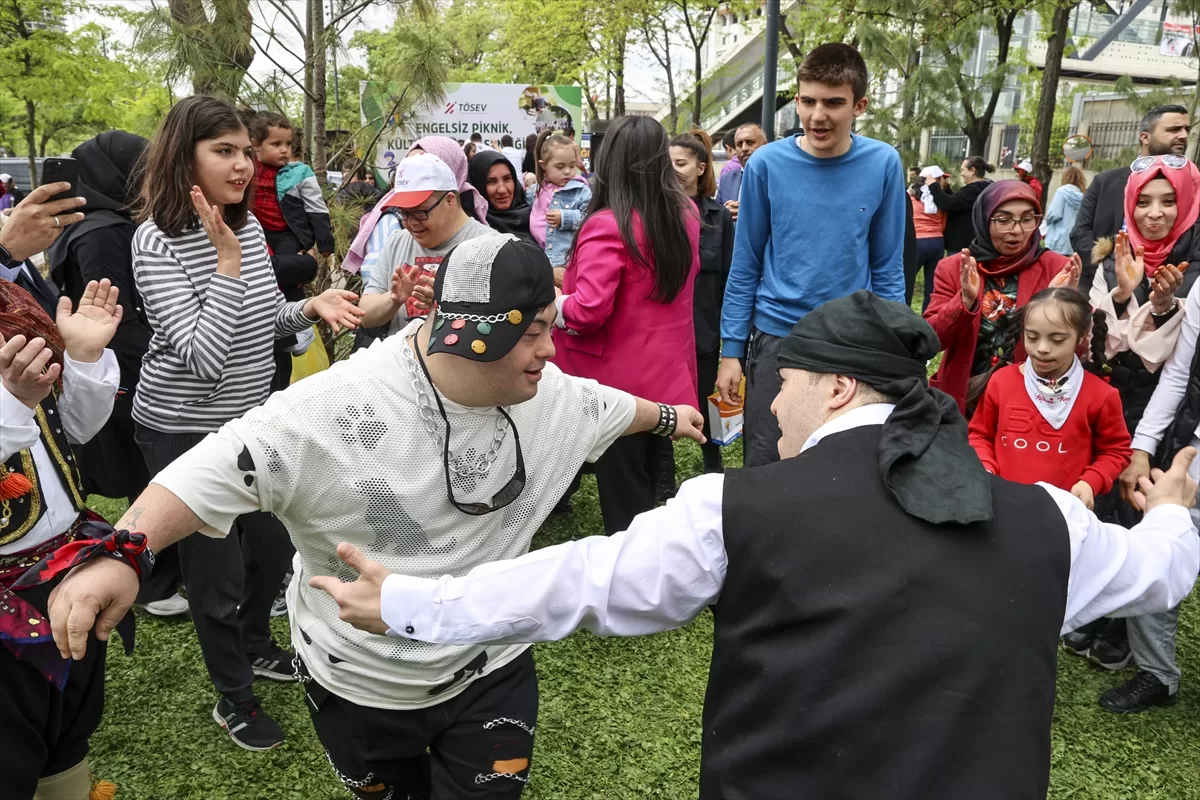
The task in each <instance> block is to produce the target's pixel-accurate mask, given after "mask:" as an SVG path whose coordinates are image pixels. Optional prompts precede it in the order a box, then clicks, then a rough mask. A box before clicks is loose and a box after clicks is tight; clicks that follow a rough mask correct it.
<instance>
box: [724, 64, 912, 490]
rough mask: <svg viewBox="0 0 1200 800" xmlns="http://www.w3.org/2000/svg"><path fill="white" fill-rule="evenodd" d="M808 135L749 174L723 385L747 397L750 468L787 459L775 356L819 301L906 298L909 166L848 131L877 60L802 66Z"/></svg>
mask: <svg viewBox="0 0 1200 800" xmlns="http://www.w3.org/2000/svg"><path fill="white" fill-rule="evenodd" d="M798 77H799V91H798V92H797V95H796V107H797V110H798V111H799V114H800V122H801V124H802V125H803V127H804V133H803V134H802V135H800V136H793V137H791V138H787V139H783V140H780V141H778V142H772V143H771V144H768V145H764V146H763V147H760V148H759V149H758V151H757V152H756V153H755V154H754V159H753V160H752V161H751V162H750V163H749V164H747V165H746V167H745V172H744V174H743V177H742V193H741V200H740V205H739V211H740V213H739V215H738V224H737V233H736V235H735V237H734V249H733V265H732V267H731V268H730V271H729V279H728V281H727V282H726V285H725V299H724V304H723V310H722V314H721V339H722V348H721V355H722V358H721V367H720V370H719V372H718V374H717V389H718V390H719V391H720V393H721V396H722V398H724V399H725V401H726V402H737V401H739V400H741V399H742V398H741V397H740V394H739V391H738V386H739V384H740V383H741V379H742V375H743V362H744V374H745V377H746V397H745V402H746V407H745V464H746V466H747V467H753V466H759V465H762V464H769V463H771V462H773V461H777V460H778V459H779V452H778V449H777V447H778V443H779V424H778V422H777V421H776V420H775V416H774V414H772V413H771V404H772V402H773V401H774V400H775V395H777V394H778V393H779V374H778V370H777V367H776V357H777V356H778V354H779V347H780V344H781V343H782V341H783V337H785V336H787V334H788V333H789V332H790V331H791V329H792V326H793V325H795V324H796V323H797V322H798V321H799V320H800V318H801V317H803V316H804V315H805V314H807V313H808V312H810V311H812V310H813V309H815V308H817V307H818V306H820V305H821V304H823V303H825V302H827V301H829V300H834V299H836V298H838V297H844V296H846V295H848V294H851V293H852V292H855V291H858V290H859V289H869V290H870V291H872V292H874V293H875V294H877V295H879V296H880V297H882V298H884V299H886V300H896V301H899V302H901V303H902V302H904V226H905V206H906V205H907V202H908V201H907V200H906V197H905V193H904V168H903V167H902V166H901V164H900V155H899V154H898V153H897V152H896V150H895V149H894V148H892V147H891V146H890V145H887V144H884V143H883V142H878V141H875V140H874V139H868V138H866V137H865V136H856V135H854V134H852V133H851V132H850V129H851V127H852V125H853V123H854V120H855V119H856V118H857V117H859V116H862V114H863V112H864V111H866V110H867V96H866V95H867V65H866V63H865V62H864V61H863V58H862V56H861V55H859V53H858V51H857V50H855V49H854V48H853V47H850V46H849V45H845V44H837V43H835V44H825V45H821V46H820V47H818V48H816V49H815V50H813V51H812V52H810V53H809V54H808V56H807V57H806V58H805V59H804V63H802V64H801V65H800V72H799V76H798Z"/></svg>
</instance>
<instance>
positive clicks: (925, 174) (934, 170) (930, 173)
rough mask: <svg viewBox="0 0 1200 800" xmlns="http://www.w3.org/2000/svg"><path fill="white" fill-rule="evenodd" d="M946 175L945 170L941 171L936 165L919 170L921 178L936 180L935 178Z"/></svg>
mask: <svg viewBox="0 0 1200 800" xmlns="http://www.w3.org/2000/svg"><path fill="white" fill-rule="evenodd" d="M946 174H948V173H947V172H946V171H945V170H943V169H942V168H941V167H939V166H938V165H937V164H934V165H933V166H931V167H926V168H925V169H923V170H921V177H922V178H935V179H936V178H940V177H942V176H943V175H946Z"/></svg>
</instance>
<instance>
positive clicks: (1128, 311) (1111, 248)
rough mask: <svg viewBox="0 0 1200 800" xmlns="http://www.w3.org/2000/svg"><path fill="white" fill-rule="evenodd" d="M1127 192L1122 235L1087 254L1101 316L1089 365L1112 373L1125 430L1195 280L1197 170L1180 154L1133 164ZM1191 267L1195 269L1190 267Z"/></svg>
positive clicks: (1154, 377)
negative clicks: (1093, 269)
mask: <svg viewBox="0 0 1200 800" xmlns="http://www.w3.org/2000/svg"><path fill="white" fill-rule="evenodd" d="M1133 166H1134V171H1133V172H1132V173H1131V174H1130V176H1129V183H1128V184H1126V187H1125V230H1124V231H1123V232H1121V233H1119V234H1117V238H1116V241H1115V242H1114V240H1112V239H1100V240H1099V241H1097V242H1096V245H1095V248H1094V249H1093V250H1092V261H1093V263H1095V264H1096V266H1097V269H1096V277H1095V280H1094V281H1093V282H1092V286H1091V292H1090V300H1091V302H1092V307H1093V308H1095V309H1096V310H1097V311H1102V312H1104V320H1103V322H1099V321H1098V324H1097V325H1096V328H1095V330H1094V331H1093V334H1092V337H1093V342H1095V343H1096V345H1097V348H1098V346H1099V343H1100V342H1103V345H1104V351H1103V353H1101V352H1100V350H1099V349H1096V350H1095V355H1094V356H1093V360H1100V359H1103V360H1104V361H1105V362H1107V363H1108V364H1109V365H1110V366H1111V368H1112V370H1113V371H1112V384H1113V385H1114V386H1116V387H1117V388H1118V389H1120V390H1121V399H1122V401H1123V402H1124V403H1125V417H1126V421H1128V422H1129V426H1130V431H1131V432H1132V430H1133V428H1134V427H1136V425H1137V421H1138V420H1139V419H1141V416H1142V411H1143V409H1145V407H1146V403H1147V402H1149V400H1150V395H1152V394H1153V393H1154V387H1155V385H1157V383H1158V371H1159V369H1160V368H1161V367H1162V365H1163V363H1164V362H1165V361H1166V360H1167V358H1169V357H1170V355H1171V352H1172V351H1173V350H1174V349H1175V343H1176V342H1177V341H1178V339H1179V331H1180V326H1181V325H1182V323H1183V314H1182V310H1183V301H1184V298H1186V297H1187V293H1188V291H1189V290H1190V289H1191V288H1192V284H1193V283H1195V282H1196V275H1197V274H1200V263H1195V262H1200V232H1198V231H1197V228H1196V221H1197V217H1198V216H1200V209H1198V208H1197V205H1196V203H1197V201H1198V200H1200V170H1198V169H1197V168H1196V165H1195V164H1193V163H1192V162H1191V161H1189V160H1188V159H1187V158H1185V157H1183V156H1174V155H1167V156H1146V157H1144V158H1139V159H1138V160H1137V161H1135V162H1134V164H1133ZM1191 264H1195V266H1194V267H1189V265H1191Z"/></svg>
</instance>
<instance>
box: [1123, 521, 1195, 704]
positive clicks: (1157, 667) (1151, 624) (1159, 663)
mask: <svg viewBox="0 0 1200 800" xmlns="http://www.w3.org/2000/svg"><path fill="white" fill-rule="evenodd" d="M1191 514H1192V522H1193V523H1194V524H1196V525H1197V526H1200V509H1195V508H1193V509H1191ZM1127 623H1128V630H1129V649H1130V650H1131V651H1132V652H1133V660H1134V663H1136V664H1137V666H1138V669H1140V670H1143V671H1144V672H1149V673H1150V674H1151V675H1153V676H1154V677H1156V678H1158V680H1159V682H1160V683H1162V684H1163V685H1164V686H1166V687H1167V688H1168V689H1169V690H1170V692H1171V694H1175V692H1177V691H1178V690H1179V676H1180V671H1179V663H1178V662H1177V661H1176V660H1175V631H1176V629H1177V628H1178V627H1179V606H1176V607H1175V608H1172V609H1171V610H1170V611H1164V612H1162V613H1161V614H1146V615H1144V616H1141V617H1130V618H1129V620H1128V621H1127Z"/></svg>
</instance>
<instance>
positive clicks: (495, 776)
mask: <svg viewBox="0 0 1200 800" xmlns="http://www.w3.org/2000/svg"><path fill="white" fill-rule="evenodd" d="M300 675H301V680H302V681H304V682H305V683H306V685H307V690H306V696H305V700H306V705H307V706H308V712H309V715H310V716H311V717H312V721H313V726H314V727H315V728H316V729H317V736H318V737H319V738H320V740H321V744H322V745H324V747H325V752H326V755H327V756H328V757H329V763H330V764H331V765H332V766H333V769H334V771H335V772H336V773H337V776H338V778H339V779H340V780H341V781H342V783H343V784H345V786H346V788H347V789H349V790H350V792H351V794H353V795H354V796H355V797H356V798H359V800H384V798H391V800H473V799H474V798H488V799H489V800H505V799H506V798H507V799H508V800H515V798H518V797H520V796H521V792H522V791H523V790H524V789H525V784H526V782H527V781H528V780H529V768H530V764H531V761H532V759H533V732H534V727H535V725H536V723H537V712H538V685H537V670H536V669H535V667H534V664H533V651H532V650H526V651H525V652H524V653H522V654H521V655H519V656H517V658H516V659H514V660H513V661H512V662H510V663H508V664H505V665H504V666H503V667H501V668H500V669H498V670H496V671H495V672H493V673H491V674H490V675H486V676H484V677H482V678H478V679H476V680H475V681H474V682H473V683H471V685H470V686H468V687H467V688H466V690H464V691H463V692H462V693H461V694H458V695H456V696H454V697H452V698H450V699H449V700H446V701H444V702H441V703H438V704H437V705H434V706H429V707H427V708H418V709H414V710H412V711H394V710H390V709H383V708H369V707H367V706H360V705H356V704H355V703H351V702H350V701H349V700H343V699H342V698H341V697H338V696H337V695H335V694H333V693H332V692H330V691H329V690H328V689H326V688H325V687H324V686H321V685H320V684H319V683H317V682H316V681H314V680H313V679H312V678H311V677H308V673H307V670H306V669H305V668H304V667H303V665H301V667H300Z"/></svg>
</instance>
